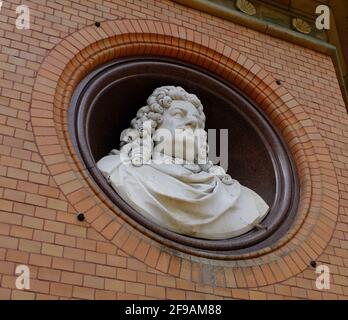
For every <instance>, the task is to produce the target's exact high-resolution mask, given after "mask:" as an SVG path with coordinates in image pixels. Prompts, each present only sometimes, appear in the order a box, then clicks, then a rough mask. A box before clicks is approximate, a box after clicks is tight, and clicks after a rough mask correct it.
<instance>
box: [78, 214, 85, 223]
mask: <svg viewBox="0 0 348 320" xmlns="http://www.w3.org/2000/svg"><path fill="white" fill-rule="evenodd" d="M77 220H79V221H83V220H85V214H84V213H82V212H81V213H79V214H78V215H77Z"/></svg>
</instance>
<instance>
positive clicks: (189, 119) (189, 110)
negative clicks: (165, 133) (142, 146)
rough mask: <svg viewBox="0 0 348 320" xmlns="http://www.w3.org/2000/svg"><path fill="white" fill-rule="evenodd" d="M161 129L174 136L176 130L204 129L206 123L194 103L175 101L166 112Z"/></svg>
mask: <svg viewBox="0 0 348 320" xmlns="http://www.w3.org/2000/svg"><path fill="white" fill-rule="evenodd" d="M159 128H164V129H167V130H169V131H170V132H171V134H172V135H173V136H174V134H175V130H176V129H192V130H195V129H204V121H203V119H202V117H201V116H200V114H199V111H198V110H197V108H196V107H195V106H194V105H193V104H192V103H190V102H188V101H179V100H174V101H173V102H172V103H171V105H170V107H169V108H168V109H167V110H165V111H164V114H163V121H162V123H161V125H160V126H159V127H158V129H159Z"/></svg>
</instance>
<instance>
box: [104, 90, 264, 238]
mask: <svg viewBox="0 0 348 320" xmlns="http://www.w3.org/2000/svg"><path fill="white" fill-rule="evenodd" d="M204 127H205V115H204V112H203V106H202V104H201V102H200V100H199V99H198V98H197V96H196V95H194V94H189V93H187V92H186V91H185V90H184V89H183V88H181V87H175V86H163V87H160V88H157V89H155V90H154V92H153V93H152V94H151V96H150V97H149V98H148V99H147V105H146V106H144V107H142V108H140V109H139V110H138V112H137V114H136V117H135V118H134V119H133V120H132V121H131V127H130V128H128V129H126V130H124V131H123V132H122V133H121V143H120V149H119V150H118V149H114V150H112V151H111V152H110V154H109V155H107V156H105V157H103V158H102V159H100V160H99V161H98V163H97V166H98V168H99V170H100V171H101V172H102V174H103V176H104V177H105V178H106V179H107V181H108V182H109V183H110V184H111V186H112V187H113V188H114V190H115V191H116V192H117V193H118V194H119V195H120V196H121V197H122V198H123V199H124V200H125V201H126V202H127V203H128V204H129V205H130V206H131V207H133V208H134V209H135V210H136V211H137V212H139V213H140V214H142V215H143V216H144V217H146V218H147V219H149V220H150V221H152V222H154V223H156V224H158V225H160V226H162V227H164V228H166V229H169V230H171V231H174V232H176V233H179V234H184V235H187V236H191V237H196V238H203V239H227V238H232V237H236V236H239V235H241V234H244V233H246V232H248V231H250V230H251V229H253V228H254V227H255V226H256V225H257V224H259V223H260V222H261V221H262V219H263V218H264V217H265V216H266V215H267V213H268V211H269V207H268V205H267V204H266V202H265V201H264V200H263V199H262V198H261V197H260V196H259V195H258V194H257V193H256V192H254V191H253V190H251V189H249V188H247V187H245V186H242V185H241V184H240V183H239V182H238V181H236V180H234V179H232V178H231V177H230V176H229V175H228V174H227V173H226V172H225V170H224V169H223V168H222V167H220V166H216V165H213V164H212V163H211V161H209V160H208V159H207V144H206V136H207V135H206V132H205V130H204Z"/></svg>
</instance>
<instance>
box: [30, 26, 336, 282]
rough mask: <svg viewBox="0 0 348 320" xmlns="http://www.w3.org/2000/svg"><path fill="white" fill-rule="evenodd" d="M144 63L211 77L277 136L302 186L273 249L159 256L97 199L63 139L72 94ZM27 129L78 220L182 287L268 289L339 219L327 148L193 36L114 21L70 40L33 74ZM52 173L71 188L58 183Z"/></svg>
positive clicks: (212, 46) (222, 51)
mask: <svg viewBox="0 0 348 320" xmlns="http://www.w3.org/2000/svg"><path fill="white" fill-rule="evenodd" d="M147 54H148V55H162V56H166V57H174V58H176V59H180V60H183V61H187V62H191V63H193V64H196V65H199V66H202V67H204V68H206V69H207V70H209V71H211V72H213V73H216V74H218V75H220V76H221V77H223V78H224V79H226V80H227V81H229V82H231V83H233V84H234V85H236V86H237V87H238V88H240V89H241V90H242V91H244V92H245V93H246V94H248V96H249V97H250V98H251V99H253V100H254V101H255V102H256V103H257V104H258V105H259V106H261V108H262V109H263V110H264V111H265V112H266V113H267V114H268V115H269V117H270V118H271V119H272V121H273V123H274V124H275V125H276V126H277V127H278V128H279V130H280V132H281V133H282V135H283V137H284V139H285V140H286V141H287V143H288V145H289V147H290V150H291V152H292V154H293V157H294V160H295V163H296V166H297V168H298V172H299V179H300V185H301V194H300V205H299V209H298V215H297V218H296V221H295V223H294V224H293V226H292V227H291V229H290V230H289V232H288V234H287V235H286V236H285V237H284V238H282V239H281V240H280V241H278V242H277V243H275V244H273V245H272V246H270V247H267V248H264V249H262V250H259V251H256V252H252V253H249V254H243V255H240V256H239V257H236V258H234V259H233V260H228V257H226V260H217V259H212V258H211V257H210V258H209V259H208V258H207V257H204V256H197V255H196V253H195V252H193V251H192V252H189V251H187V250H186V251H184V252H183V251H182V250H183V248H182V247H181V246H180V245H178V246H177V247H175V248H170V247H168V243H167V242H166V240H165V239H161V238H159V237H158V236H156V235H155V234H152V233H151V232H150V231H148V230H147V229H145V228H143V227H142V226H139V225H138V224H136V223H135V222H134V221H133V220H131V219H130V218H129V217H127V216H126V215H125V214H123V213H122V212H118V211H116V209H115V207H114V206H112V204H111V203H110V200H109V199H107V198H106V197H105V196H103V195H102V194H100V191H99V189H98V188H97V186H96V184H95V183H94V181H92V180H91V178H90V176H89V174H88V171H87V169H86V168H85V167H84V164H83V163H81V162H80V160H79V159H78V157H77V155H76V153H75V151H74V148H73V146H72V143H71V140H70V137H69V134H68V132H67V121H68V120H67V114H68V112H67V110H68V106H69V103H70V100H71V97H72V94H73V91H74V89H75V88H76V86H77V85H78V84H79V82H80V81H81V80H82V79H83V78H84V76H85V75H87V74H88V73H89V72H90V71H91V70H93V69H94V68H95V67H96V66H98V65H100V64H102V63H104V62H107V61H109V60H111V59H115V58H118V57H125V56H136V55H147ZM38 115H39V116H38ZM31 121H32V125H33V130H34V134H35V136H37V135H42V133H43V132H45V133H47V135H48V136H51V137H52V139H50V141H51V145H49V148H50V149H49V152H48V151H47V147H48V146H47V143H46V142H45V143H43V142H42V141H41V140H38V139H36V141H37V145H38V148H39V151H40V153H41V155H42V156H43V158H44V161H45V163H46V164H47V167H48V168H49V171H50V173H51V174H52V176H53V177H54V179H55V180H56V182H57V184H58V185H59V187H60V189H61V191H62V192H63V193H64V194H65V196H66V198H67V201H68V202H69V203H70V205H71V206H72V207H73V208H74V209H75V210H76V212H80V211H82V212H85V213H86V221H87V222H88V223H89V224H90V225H91V226H92V227H94V228H95V229H96V230H97V231H98V232H99V233H100V234H102V235H103V236H104V237H105V238H106V239H108V240H110V241H111V242H112V243H114V244H115V245H117V247H119V248H120V249H122V250H123V251H124V252H126V253H127V254H129V255H131V256H134V257H135V258H137V259H139V260H140V261H143V262H144V263H145V264H147V265H148V266H150V267H152V268H155V269H157V270H159V271H161V272H164V273H168V274H171V275H174V276H177V277H182V278H185V274H191V273H193V272H196V273H198V276H197V277H196V279H197V282H200V281H201V280H202V278H203V274H204V273H205V272H207V270H209V272H213V273H215V274H216V275H217V276H220V278H221V279H223V280H221V281H222V282H223V285H224V286H226V287H239V288H240V287H254V286H256V285H258V286H260V285H268V284H272V283H275V282H279V281H283V280H285V279H288V278H289V277H291V276H294V275H296V274H298V273H300V272H301V271H303V270H304V269H305V268H307V266H308V263H309V261H310V260H315V259H316V258H317V257H318V256H319V255H320V254H321V253H322V252H323V251H324V249H325V247H326V246H327V244H328V242H329V240H330V238H331V236H332V233H333V230H334V227H335V223H336V219H337V215H338V197H336V196H335V194H338V187H337V180H336V175H335V172H334V168H333V164H332V160H331V158H330V155H329V152H328V150H327V148H326V145H325V143H324V141H323V139H322V138H321V136H320V134H319V133H318V131H317V129H316V127H315V126H314V124H313V123H312V121H311V120H310V118H309V116H308V115H307V114H306V112H305V110H304V109H303V108H302V106H300V105H299V104H298V103H297V102H296V100H295V99H294V98H293V97H292V96H291V94H290V93H289V92H288V91H287V90H286V89H285V88H284V87H282V86H280V85H278V84H277V83H276V81H275V79H274V78H273V77H272V76H271V75H270V74H269V73H267V72H266V71H264V70H263V69H262V68H261V67H260V66H259V65H257V64H256V63H254V62H253V61H252V60H250V59H249V58H248V57H246V56H244V55H243V54H240V53H239V52H238V51H237V50H235V49H232V48H231V47H229V46H228V45H227V44H225V43H223V42H221V41H218V40H216V39H214V38H212V37H208V36H206V35H204V34H201V33H199V32H197V31H193V30H190V29H187V28H182V27H180V26H176V25H174V24H169V23H164V22H160V21H150V20H117V21H107V22H103V23H101V26H100V27H95V26H89V27H86V28H84V29H82V30H79V31H77V32H75V33H73V34H72V35H70V36H68V37H67V38H65V39H64V40H63V41H61V42H60V43H59V44H58V45H57V46H56V47H55V48H54V49H53V50H52V51H51V52H50V53H49V55H48V56H47V57H46V59H45V60H44V61H43V63H42V65H41V68H40V70H39V72H38V75H37V78H36V82H35V86H34V92H33V97H32V108H31ZM61 174H65V175H71V176H73V177H74V179H73V180H71V181H69V182H68V183H65V184H62V183H60V182H59V177H60V175H61ZM181 249H182V250H181ZM270 271H271V272H270ZM271 274H272V276H271ZM242 278H243V279H246V280H243V281H242V280H241V279H242ZM255 279H257V282H255Z"/></svg>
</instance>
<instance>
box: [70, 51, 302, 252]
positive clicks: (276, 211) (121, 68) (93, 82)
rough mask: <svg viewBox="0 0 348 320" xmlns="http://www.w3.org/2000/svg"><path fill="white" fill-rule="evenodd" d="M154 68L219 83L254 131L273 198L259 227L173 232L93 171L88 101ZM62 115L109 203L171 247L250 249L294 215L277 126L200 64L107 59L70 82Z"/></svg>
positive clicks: (293, 184) (294, 196)
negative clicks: (220, 233) (204, 233)
mask: <svg viewBox="0 0 348 320" xmlns="http://www.w3.org/2000/svg"><path fill="white" fill-rule="evenodd" d="M154 66H156V68H157V69H156V68H155V67H154ZM158 68H160V69H161V70H163V72H170V71H171V72H172V73H171V76H172V77H173V76H175V74H173V72H174V73H175V70H180V72H179V71H178V74H182V72H186V73H187V75H188V76H194V77H197V76H198V77H200V79H202V82H201V83H202V85H211V86H213V87H214V86H215V87H216V88H219V90H220V91H219V93H220V94H223V95H225V96H226V97H228V98H229V99H232V100H233V101H234V102H235V104H236V105H237V106H239V109H238V110H237V111H238V112H239V113H240V114H241V115H242V116H243V117H244V118H245V119H246V120H247V121H248V122H249V123H250V124H251V125H252V126H253V128H254V129H255V130H256V131H257V132H258V134H259V135H260V138H261V139H262V141H263V143H264V144H265V146H266V148H267V151H268V153H269V155H270V159H271V161H272V164H273V168H274V174H275V180H276V188H275V189H276V191H275V196H274V201H273V204H272V205H271V210H270V212H269V214H268V215H267V217H266V218H265V219H264V221H263V222H262V227H263V228H260V229H253V230H252V231H250V232H248V233H246V234H244V235H241V236H239V237H236V238H232V239H226V240H204V239H196V238H192V237H188V236H184V235H180V234H177V233H175V232H172V231H170V230H167V229H165V228H163V227H160V226H158V225H156V224H154V223H153V222H151V221H149V220H148V219H146V218H144V217H143V216H142V215H141V214H140V213H138V212H137V211H136V210H134V209H133V208H132V207H131V206H129V205H128V204H127V203H126V202H125V201H124V200H123V199H122V198H121V197H120V196H119V195H118V194H117V193H116V191H115V190H114V189H113V188H112V187H111V186H110V185H109V184H108V183H107V181H106V180H105V178H104V177H103V176H102V174H101V173H100V172H99V170H98V168H97V167H96V160H95V159H94V156H93V154H92V151H91V148H90V141H89V137H88V131H89V129H90V128H89V123H90V122H89V121H90V115H91V111H92V110H91V108H90V107H91V106H93V105H94V104H93V100H94V99H96V97H97V96H98V95H99V94H100V92H101V91H102V90H104V89H105V88H106V87H107V86H108V85H110V84H111V83H114V82H115V81H119V80H121V79H122V77H129V76H132V75H133V76H134V75H137V74H138V75H139V74H141V73H142V72H154V70H155V69H156V70H158ZM146 70H147V71H146ZM139 107H140V106H139ZM68 120H69V121H68V124H69V132H70V135H71V137H72V143H73V145H74V147H75V150H76V151H77V154H78V155H79V157H80V159H81V160H82V161H83V163H84V164H85V166H86V168H87V169H88V171H89V173H90V175H91V176H92V177H93V180H94V181H95V182H96V184H97V185H98V187H99V188H100V190H101V191H102V192H103V193H104V194H105V195H106V196H107V197H108V198H109V199H110V200H111V201H112V203H113V205H114V206H116V207H117V208H118V209H119V210H121V212H123V213H124V214H125V217H127V216H128V217H129V218H130V219H133V220H134V221H135V222H136V223H138V224H140V225H141V226H143V227H145V228H147V229H148V230H150V231H152V232H154V233H155V234H157V235H159V236H160V237H163V238H165V239H167V241H168V240H169V241H170V242H171V243H172V247H176V245H175V244H180V245H181V246H187V247H189V248H190V251H191V250H192V249H196V250H198V251H205V252H206V253H208V255H209V252H214V258H216V255H217V256H219V255H220V254H221V256H224V257H225V256H229V255H231V256H233V255H240V254H243V253H250V252H253V251H256V250H260V249H262V248H265V247H267V246H270V245H272V244H273V243H275V242H276V241H278V240H279V239H280V238H282V236H284V235H285V234H286V232H287V230H289V228H290V227H291V224H292V222H293V221H294V218H295V216H296V212H297V208H298V203H299V194H300V187H299V181H298V176H297V170H296V167H295V164H294V161H293V158H292V155H291V153H290V151H289V149H288V147H287V145H286V143H285V142H284V140H283V138H282V136H281V134H280V133H279V131H278V129H277V128H276V127H275V126H274V125H273V124H272V122H271V121H270V119H269V117H268V116H267V115H266V114H265V112H264V111H263V110H261V108H260V107H258V106H257V105H256V104H255V103H254V102H253V101H252V100H251V99H249V98H248V97H247V96H246V95H245V94H244V93H243V92H241V91H240V90H239V89H238V88H236V87H235V86H233V85H232V84H231V83H228V82H227V81H226V80H224V79H222V78H221V77H219V76H217V75H215V74H213V73H211V72H209V71H207V70H204V69H203V68H201V67H198V66H196V65H193V64H189V63H186V62H182V61H178V60H175V59H171V58H164V57H155V56H153V57H151V56H147V57H139V56H135V57H127V58H122V59H117V60H114V61H110V62H108V63H106V64H103V65H101V66H99V67H98V68H96V69H95V70H94V71H92V72H91V73H89V74H88V75H87V76H86V77H85V78H84V79H83V80H82V81H81V82H80V84H79V85H78V86H77V87H76V89H75V91H74V94H73V97H72V100H71V103H70V106H69V115H68Z"/></svg>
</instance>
